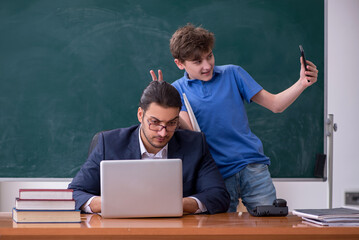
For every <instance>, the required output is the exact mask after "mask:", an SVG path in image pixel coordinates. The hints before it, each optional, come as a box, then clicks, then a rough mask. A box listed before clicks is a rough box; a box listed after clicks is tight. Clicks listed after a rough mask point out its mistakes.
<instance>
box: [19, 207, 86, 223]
mask: <svg viewBox="0 0 359 240" xmlns="http://www.w3.org/2000/svg"><path fill="white" fill-rule="evenodd" d="M12 218H13V220H14V221H15V222H16V223H79V222H81V215H80V210H18V209H16V208H13V210H12Z"/></svg>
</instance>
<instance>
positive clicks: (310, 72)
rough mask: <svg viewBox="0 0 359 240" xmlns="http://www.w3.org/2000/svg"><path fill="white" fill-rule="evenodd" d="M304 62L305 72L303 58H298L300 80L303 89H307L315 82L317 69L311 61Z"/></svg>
mask: <svg viewBox="0 0 359 240" xmlns="http://www.w3.org/2000/svg"><path fill="white" fill-rule="evenodd" d="M305 62H306V63H307V71H306V70H305V67H304V63H303V58H302V57H300V63H301V67H300V80H301V83H302V84H303V85H304V86H305V87H309V86H311V85H312V84H314V83H315V82H316V81H317V78H318V69H317V66H315V65H314V63H312V62H311V61H308V60H306V61H305Z"/></svg>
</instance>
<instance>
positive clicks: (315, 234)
mask: <svg viewBox="0 0 359 240" xmlns="http://www.w3.org/2000/svg"><path fill="white" fill-rule="evenodd" d="M82 217H83V218H82V222H81V223H76V224H16V223H14V222H13V221H12V220H11V214H10V213H0V239H1V240H3V239H50V240H55V239H76V240H78V239H86V240H89V239H119V238H121V239H203V240H211V239H216V240H222V239H223V240H225V239H241V240H246V239H251V240H253V239H264V240H272V239H275V240H280V239H309V240H315V239H326V240H327V239H359V227H358V228H355V227H342V228H331V227H313V226H309V225H307V224H304V223H302V221H301V219H300V218H298V217H296V216H292V215H289V216H287V217H252V216H250V215H249V214H248V213H243V214H242V215H241V216H239V215H238V213H222V214H216V215H187V216H184V217H182V218H148V219H102V218H101V217H100V216H98V215H95V214H84V215H82Z"/></svg>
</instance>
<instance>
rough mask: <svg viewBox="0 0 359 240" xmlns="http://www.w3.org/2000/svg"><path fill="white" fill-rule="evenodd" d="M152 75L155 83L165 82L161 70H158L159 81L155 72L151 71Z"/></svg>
mask: <svg viewBox="0 0 359 240" xmlns="http://www.w3.org/2000/svg"><path fill="white" fill-rule="evenodd" d="M150 74H151V77H152V80H153V81H160V82H161V81H163V75H162V71H161V70H158V79H157V76H156V73H155V72H154V71H153V70H151V71H150Z"/></svg>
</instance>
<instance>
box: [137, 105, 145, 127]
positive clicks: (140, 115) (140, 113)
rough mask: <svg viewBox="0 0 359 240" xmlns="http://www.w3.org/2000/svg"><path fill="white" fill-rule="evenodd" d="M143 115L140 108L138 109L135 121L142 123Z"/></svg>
mask: <svg viewBox="0 0 359 240" xmlns="http://www.w3.org/2000/svg"><path fill="white" fill-rule="evenodd" d="M143 115H144V111H143V109H142V108H141V107H139V108H138V110H137V119H138V121H139V122H140V123H142V119H143Z"/></svg>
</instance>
